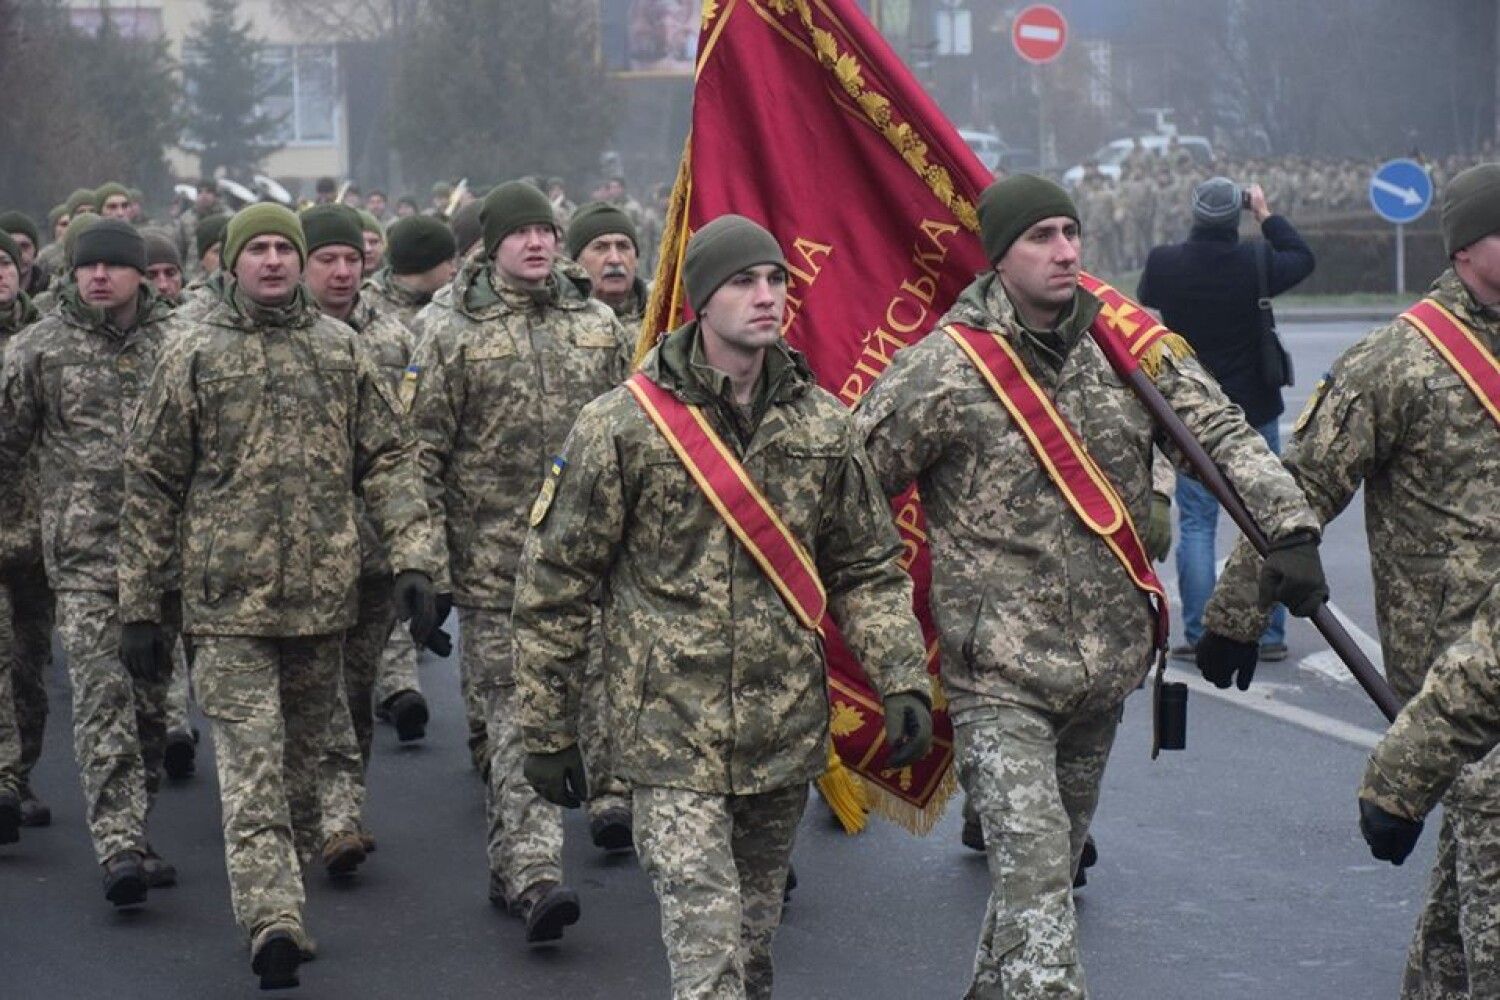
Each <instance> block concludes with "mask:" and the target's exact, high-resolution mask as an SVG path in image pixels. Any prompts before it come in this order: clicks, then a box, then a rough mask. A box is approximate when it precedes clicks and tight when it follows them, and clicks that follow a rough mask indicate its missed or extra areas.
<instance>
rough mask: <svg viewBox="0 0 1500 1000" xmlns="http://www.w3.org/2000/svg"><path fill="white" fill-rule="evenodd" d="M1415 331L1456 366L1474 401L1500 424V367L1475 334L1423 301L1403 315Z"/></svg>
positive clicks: (1446, 312) (1452, 316) (1449, 315)
mask: <svg viewBox="0 0 1500 1000" xmlns="http://www.w3.org/2000/svg"><path fill="white" fill-rule="evenodd" d="M1401 318H1402V319H1404V320H1406V322H1408V323H1410V324H1411V325H1412V326H1414V327H1416V328H1417V330H1418V332H1420V333H1421V334H1422V336H1424V337H1426V338H1427V339H1428V341H1429V342H1430V343H1431V344H1432V346H1433V348H1435V349H1436V350H1437V352H1438V353H1439V354H1441V355H1442V356H1443V360H1444V361H1446V362H1448V364H1450V365H1452V366H1453V370H1454V371H1456V372H1458V377H1459V378H1461V379H1463V380H1464V384H1465V385H1467V386H1468V387H1469V391H1470V392H1472V393H1473V394H1474V398H1476V399H1478V400H1479V404H1480V405H1481V406H1483V407H1484V408H1485V409H1486V410H1488V411H1489V414H1490V416H1491V417H1492V418H1493V419H1494V421H1495V423H1497V424H1500V364H1496V362H1495V356H1494V355H1493V354H1491V353H1490V352H1489V350H1488V348H1486V347H1485V346H1484V344H1482V343H1480V341H1479V338H1478V337H1476V336H1474V332H1473V331H1472V330H1470V329H1469V328H1468V327H1466V326H1464V325H1463V324H1462V323H1460V322H1459V320H1458V317H1456V316H1454V315H1453V314H1452V313H1451V312H1449V311H1448V310H1447V309H1444V308H1443V307H1442V306H1441V305H1439V304H1438V303H1437V302H1434V301H1433V300H1432V299H1423V300H1422V301H1421V302H1418V303H1417V304H1416V305H1414V306H1412V307H1411V308H1410V309H1408V310H1406V312H1404V313H1402V314H1401Z"/></svg>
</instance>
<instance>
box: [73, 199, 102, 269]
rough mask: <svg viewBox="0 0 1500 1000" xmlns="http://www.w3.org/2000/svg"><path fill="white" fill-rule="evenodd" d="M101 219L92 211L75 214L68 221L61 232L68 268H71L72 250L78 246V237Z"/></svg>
mask: <svg viewBox="0 0 1500 1000" xmlns="http://www.w3.org/2000/svg"><path fill="white" fill-rule="evenodd" d="M103 221H104V220H103V219H102V218H100V217H99V216H97V215H95V214H94V213H93V212H84V213H83V214H82V215H75V216H74V217H73V221H72V222H70V223H68V228H67V231H66V232H64V233H63V256H64V257H66V258H67V261H68V269H69V270H72V268H73V250H74V248H76V247H77V246H78V238H79V237H80V236H82V235H83V234H84V233H86V232H88V230H89V228H90V227H92V226H97V225H98V224H99V223H101V222H103Z"/></svg>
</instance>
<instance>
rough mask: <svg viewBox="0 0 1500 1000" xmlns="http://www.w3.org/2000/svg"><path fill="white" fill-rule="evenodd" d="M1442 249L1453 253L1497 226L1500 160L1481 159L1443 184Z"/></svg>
mask: <svg viewBox="0 0 1500 1000" xmlns="http://www.w3.org/2000/svg"><path fill="white" fill-rule="evenodd" d="M1442 225H1443V250H1444V251H1445V252H1446V253H1447V254H1448V256H1449V257H1452V256H1453V255H1454V254H1455V253H1457V252H1458V251H1460V250H1462V249H1463V248H1464V247H1466V246H1468V245H1469V244H1471V243H1474V242H1476V241H1478V240H1481V239H1483V238H1484V237H1486V236H1488V235H1489V234H1490V233H1493V232H1495V231H1496V230H1500V163H1481V164H1479V166H1477V167H1470V168H1469V169H1468V170H1464V171H1461V172H1460V173H1458V174H1456V175H1454V178H1453V179H1452V180H1451V181H1449V182H1448V184H1447V186H1446V187H1444V188H1443V210H1442Z"/></svg>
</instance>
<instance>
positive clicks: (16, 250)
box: [0, 229, 21, 271]
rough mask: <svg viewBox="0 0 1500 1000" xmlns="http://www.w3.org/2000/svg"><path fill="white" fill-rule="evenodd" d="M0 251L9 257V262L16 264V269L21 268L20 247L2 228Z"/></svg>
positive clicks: (0, 231)
mask: <svg viewBox="0 0 1500 1000" xmlns="http://www.w3.org/2000/svg"><path fill="white" fill-rule="evenodd" d="M0 253H3V254H5V256H7V257H9V258H10V262H11V263H12V264H14V265H16V270H18V271H19V270H20V269H21V248H20V247H18V246H16V241H15V240H13V239H11V238H10V233H7V232H6V231H5V230H3V229H0Z"/></svg>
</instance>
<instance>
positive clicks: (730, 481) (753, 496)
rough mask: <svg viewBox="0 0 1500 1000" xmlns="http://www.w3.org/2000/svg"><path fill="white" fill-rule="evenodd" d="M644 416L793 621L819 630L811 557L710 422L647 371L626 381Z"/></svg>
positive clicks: (822, 600)
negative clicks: (643, 411)
mask: <svg viewBox="0 0 1500 1000" xmlns="http://www.w3.org/2000/svg"><path fill="white" fill-rule="evenodd" d="M625 386H626V388H628V389H629V390H630V393H631V395H633V396H634V397H635V400H636V402H637V403H640V404H641V409H642V410H645V411H646V416H648V417H650V418H651V422H652V423H653V424H655V425H656V429H657V430H658V431H660V432H661V436H662V437H664V438H666V439H667V444H669V445H671V446H672V450H673V451H674V452H676V453H677V457H678V459H679V460H681V462H682V464H683V465H684V466H685V467H686V468H687V470H688V473H689V474H690V475H691V476H692V477H693V481H694V482H696V483H697V484H698V488H699V489H701V490H702V491H703V495H704V496H705V497H707V498H708V502H709V503H710V504H712V505H713V508H714V510H716V511H718V512H719V516H720V517H722V518H723V519H724V523H725V524H727V525H728V526H729V530H730V531H732V532H734V536H735V537H736V538H738V539H739V540H740V544H741V545H743V546H745V550H746V551H747V552H749V553H750V556H751V558H753V559H754V560H755V562H756V563H757V564H758V565H759V566H760V568H761V571H762V572H763V573H765V574H766V579H768V580H770V581H771V584H772V586H774V587H775V588H776V590H777V592H778V593H779V594H781V598H782V600H784V601H786V604H787V607H788V608H790V609H791V610H792V613H793V614H795V615H796V616H797V621H799V622H800V623H801V624H802V627H803V628H806V629H808V630H810V631H813V632H822V630H823V627H822V622H823V616H824V615H825V614H827V612H828V596H827V594H825V593H824V592H823V581H821V580H819V579H818V571H817V569H815V568H814V566H813V562H812V557H811V556H809V555H808V554H807V550H806V549H804V548H803V547H802V545H801V543H799V542H798V541H797V538H796V536H795V535H793V534H792V532H791V529H789V528H788V527H787V526H786V524H784V523H783V522H782V520H781V518H780V517H778V516H777V515H776V511H774V510H773V509H771V504H770V503H769V501H767V500H766V498H765V496H764V495H763V494H762V493H761V491H760V489H759V487H757V486H756V485H755V482H754V481H753V480H752V479H751V478H750V474H749V473H748V472H746V471H745V467H744V466H743V465H741V464H740V461H739V459H737V458H735V456H734V452H733V451H731V450H730V449H729V448H728V447H726V446H725V444H724V442H723V441H722V440H720V438H719V435H718V434H716V433H715V432H714V429H713V427H712V426H710V425H709V423H708V419H707V418H706V417H704V416H703V411H702V410H700V409H699V408H698V407H696V406H689V405H688V404H687V403H684V402H683V401H682V400H680V399H678V398H677V397H676V396H674V395H672V394H671V393H670V392H668V391H667V390H665V389H663V388H662V387H661V386H659V385H657V384H656V383H655V382H653V381H651V380H650V379H649V378H647V377H646V376H645V375H643V374H641V373H640V372H637V373H636V374H634V375H632V376H631V377H630V378H628V379H626V380H625Z"/></svg>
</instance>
